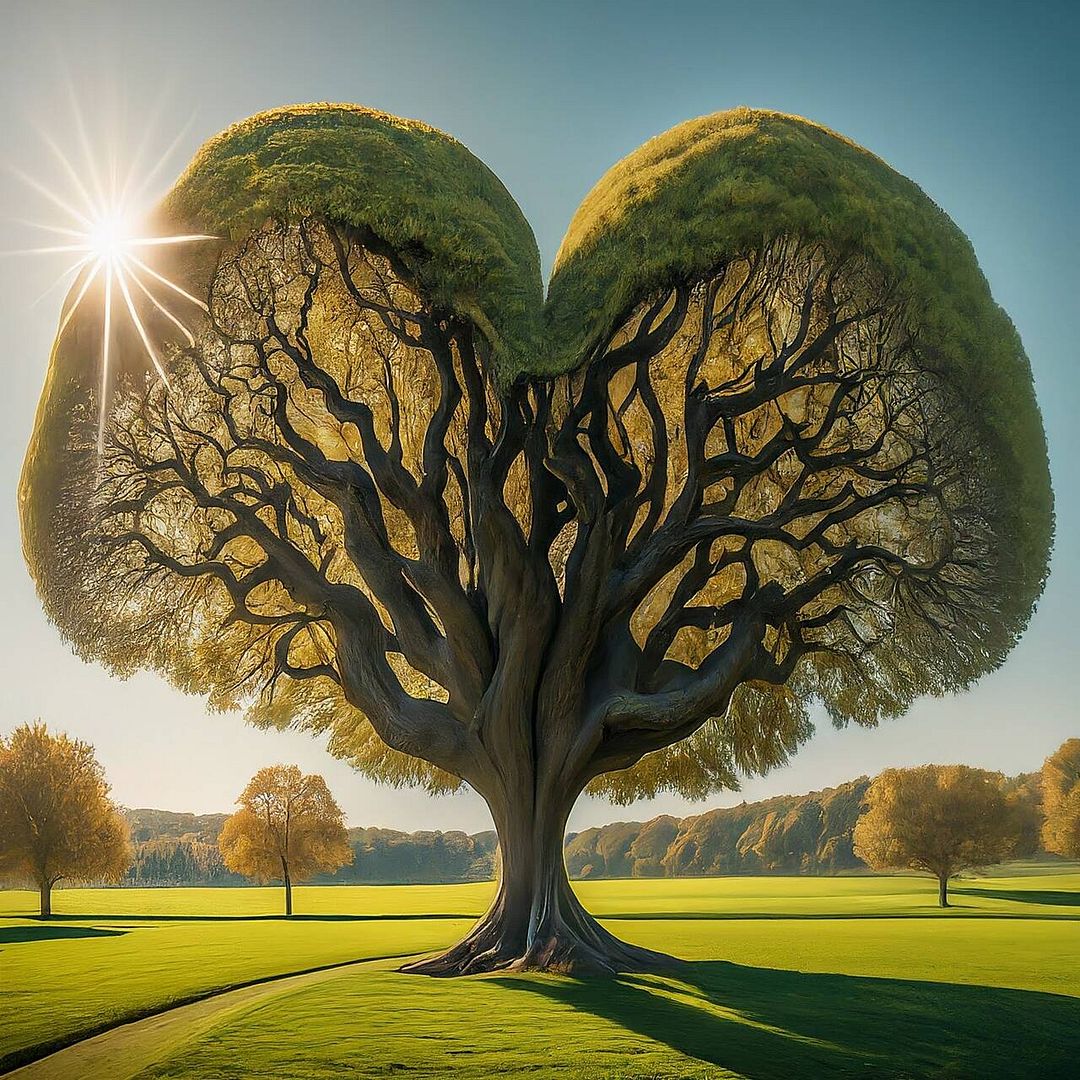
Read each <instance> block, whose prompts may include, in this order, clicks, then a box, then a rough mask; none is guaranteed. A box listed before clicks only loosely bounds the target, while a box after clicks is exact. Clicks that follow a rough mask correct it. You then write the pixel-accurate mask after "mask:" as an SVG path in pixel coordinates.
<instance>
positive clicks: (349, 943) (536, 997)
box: [0, 868, 1080, 1080]
mask: <svg viewBox="0 0 1080 1080" xmlns="http://www.w3.org/2000/svg"><path fill="white" fill-rule="evenodd" d="M1066 869H1068V868H1066ZM576 887H577V888H578V890H579V893H580V895H581V897H582V899H583V901H584V902H585V904H586V905H587V906H588V907H589V908H590V909H591V910H592V911H594V912H595V913H596V914H598V915H599V916H600V917H602V918H603V919H604V921H605V923H606V924H607V925H608V926H609V928H610V929H612V930H613V931H614V932H615V933H617V934H620V935H621V936H623V937H626V938H627V939H630V940H633V941H635V942H639V943H641V944H645V945H650V946H652V947H654V948H662V949H665V950H666V951H669V952H673V953H675V954H677V955H679V956H681V957H683V958H685V959H687V960H689V961H691V963H690V964H688V965H687V967H686V968H685V969H684V970H683V971H681V972H680V973H679V977H678V978H656V977H624V978H622V979H620V980H619V981H618V982H615V983H611V982H603V981H600V982H594V981H589V980H577V979H569V978H563V977H557V976H535V975H528V976H525V975H498V976H489V977H484V978H478V979H470V980H452V981H439V980H428V979H423V978H417V977H414V976H402V975H398V974H397V973H396V972H395V971H394V968H395V967H396V966H397V964H398V963H399V961H398V960H396V959H395V960H384V961H377V962H374V963H372V964H371V965H365V966H362V967H349V968H345V969H343V970H341V971H337V972H335V971H332V970H331V971H326V972H324V973H323V974H321V975H319V976H316V977H312V979H311V980H309V981H306V982H305V981H303V980H299V981H294V982H288V983H281V984H279V985H277V986H275V985H274V984H267V985H266V986H265V987H262V988H259V989H253V990H252V991H250V992H246V993H247V996H243V995H238V996H231V997H226V998H219V999H215V1003H214V1004H211V1003H206V1004H205V1006H204V1007H203V1008H204V1011H205V1009H206V1008H211V1009H215V1010H217V1011H216V1012H214V1014H213V1016H210V1017H208V1016H206V1015H203V1014H200V1015H201V1016H202V1019H201V1020H200V1021H199V1022H198V1023H197V1024H196V1023H194V1022H193V1023H192V1024H191V1025H190V1027H189V1029H188V1030H187V1031H186V1033H185V1037H184V1038H179V1039H178V1038H177V1037H176V1030H177V1027H178V1023H179V1021H180V1019H181V1018H182V1016H183V1015H184V1014H176V1017H174V1023H173V1028H172V1029H171V1030H172V1034H171V1035H170V1036H169V1041H168V1042H167V1044H166V1043H165V1041H162V1042H161V1045H154V1046H150V1047H149V1049H148V1047H147V1042H148V1040H150V1041H152V1040H153V1039H155V1038H159V1036H158V1035H155V1034H154V1032H153V1031H146V1030H143V1029H142V1028H141V1027H135V1028H131V1029H127V1030H128V1032H129V1033H130V1034H128V1035H125V1036H124V1037H125V1038H128V1039H129V1042H130V1041H131V1040H141V1043H140V1048H141V1051H142V1052H143V1057H142V1058H140V1057H139V1055H138V1054H128V1052H127V1049H128V1048H129V1047H126V1048H125V1052H124V1060H125V1061H126V1062H127V1063H128V1066H129V1067H128V1068H127V1069H126V1070H121V1069H120V1068H119V1065H116V1067H115V1068H112V1069H111V1070H110V1071H108V1072H103V1073H101V1074H100V1075H102V1076H105V1075H108V1076H109V1077H110V1080H112V1078H113V1077H117V1078H119V1077H121V1076H136V1075H137V1076H139V1077H143V1078H150V1077H183V1078H187V1080H195V1078H200V1080H201V1078H226V1077H228V1078H233V1077H235V1078H244V1077H251V1076H273V1077H282V1078H292V1080H309V1078H312V1080H313V1078H322V1077H332V1076H333V1077H340V1076H342V1075H353V1076H382V1075H388V1074H390V1073H396V1072H399V1071H401V1072H405V1071H407V1072H409V1073H410V1074H411V1075H413V1076H428V1075H441V1076H453V1077H455V1078H457V1077H462V1078H465V1077H470V1078H472V1077H475V1078H480V1077H486V1076H494V1075H499V1074H505V1075H510V1074H516V1073H518V1072H527V1073H529V1075H531V1076H534V1077H540V1078H543V1077H549V1076H550V1077H555V1076H567V1075H569V1076H582V1077H596V1078H600V1077H638V1078H646V1077H688V1078H692V1077H702V1078H704V1077H710V1078H712V1077H726V1076H745V1077H753V1078H772V1077H776V1078H780V1077H784V1078H786V1077H792V1076H795V1077H797V1076H814V1077H816V1076H851V1077H856V1076H865V1075H870V1076H891V1077H921V1076H932V1077H982V1076H995V1077H997V1076H1002V1077H1006V1076H1016V1077H1029V1076H1030V1077H1034V1076H1039V1077H1054V1076H1062V1077H1064V1076H1072V1075H1076V1074H1075V1071H1074V1070H1075V1063H1076V1061H1077V1060H1078V1055H1080V873H1077V872H1075V871H1073V872H1065V873H1057V874H1052V873H1047V872H1045V870H1043V871H1038V870H1035V871H1034V872H1033V871H1032V870H1031V868H1027V869H1026V870H1025V872H1023V873H1011V874H1010V876H1009V877H986V878H975V879H970V880H967V881H964V882H961V883H960V884H959V885H958V887H957V888H956V890H955V893H954V903H955V905H956V906H955V907H953V908H951V909H949V910H947V911H941V910H939V909H938V908H937V907H936V904H935V899H936V898H935V886H934V885H933V883H931V882H929V881H927V880H925V879H920V878H914V877H881V878H875V877H850V878H726V879H680V880H674V881H601V882H582V883H578V885H577V886H576ZM491 889H492V886H491V885H489V884H485V885H467V886H401V887H359V886H354V887H326V888H301V889H297V890H296V909H297V911H298V912H299V913H301V914H300V917H298V918H294V919H293V920H291V921H286V920H284V919H280V918H277V917H274V916H273V913H274V912H276V910H277V909H278V905H279V903H280V894H279V892H278V891H277V890H272V889H265V890H264V889H171V890H69V891H61V892H58V893H57V894H56V897H55V901H54V909H55V910H56V911H57V913H58V915H59V917H58V918H55V919H54V920H53V921H52V922H51V923H47V924H46V923H41V922H38V921H36V920H33V919H29V918H25V917H22V918H20V917H19V916H20V914H22V915H25V914H26V913H27V912H28V911H30V910H32V902H33V899H34V897H32V896H31V894H29V893H14V892H7V893H0V1055H3V1057H2V1058H0V1061H6V1063H7V1064H8V1065H11V1064H15V1063H16V1062H17V1061H19V1060H27V1059H28V1058H30V1057H33V1056H37V1055H38V1054H39V1053H40V1052H41V1050H42V1048H44V1047H45V1046H48V1045H57V1044H62V1043H65V1042H70V1041H71V1040H72V1039H74V1038H76V1037H79V1036H80V1035H83V1034H86V1033H89V1032H91V1031H93V1030H96V1029H99V1028H101V1027H103V1026H107V1025H111V1024H114V1023H116V1022H117V1021H118V1020H121V1019H124V1018H130V1017H133V1016H138V1015H145V1014H147V1013H149V1012H153V1011H156V1010H160V1009H161V1008H163V1007H166V1006H168V1005H170V1004H172V1003H176V1002H179V1001H184V1000H191V999H193V998H196V997H198V996H200V995H203V994H206V993H208V992H211V991H213V990H215V989H220V988H222V987H224V986H229V985H236V984H240V983H245V982H253V981H255V980H259V979H265V978H267V977H270V976H274V975H278V974H282V973H285V972H293V971H300V970H305V969H314V968H322V967H328V966H329V965H334V964H340V963H343V962H348V961H353V960H357V959H361V958H369V957H370V958H379V957H399V956H401V955H403V954H410V953H416V952H421V951H425V950H430V949H434V948H438V947H440V946H442V945H445V944H449V943H450V942H451V941H453V940H454V939H455V938H456V937H458V936H460V935H461V934H462V933H463V931H464V930H465V928H466V927H467V925H468V922H469V918H470V917H471V916H475V915H477V914H479V912H480V911H481V910H482V909H483V907H484V905H485V903H486V901H487V899H488V898H489V896H490V893H491ZM226 1006H227V1007H226ZM198 1008H200V1007H196V1009H198ZM192 1015H195V1014H194V1013H193V1014H192ZM180 1030H182V1031H183V1030H184V1029H183V1027H182V1025H181V1026H180ZM160 1038H161V1039H162V1040H163V1039H164V1037H163V1036H160ZM117 1045H118V1046H119V1045H121V1044H120V1043H117ZM132 1045H133V1044H132ZM136 1062H137V1065H136V1064H134V1063H136ZM132 1070H134V1071H132ZM95 1075H96V1074H95ZM86 1080H92V1078H91V1077H90V1076H89V1075H87V1076H86Z"/></svg>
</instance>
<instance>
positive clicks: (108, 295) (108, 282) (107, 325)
mask: <svg viewBox="0 0 1080 1080" xmlns="http://www.w3.org/2000/svg"><path fill="white" fill-rule="evenodd" d="M112 282H113V268H112V263H109V264H108V265H107V266H106V267H105V311H104V315H103V320H104V323H103V326H102V339H101V401H100V403H99V404H98V438H97V451H98V462H99V463H100V461H101V453H102V451H103V450H104V449H105V413H106V411H107V410H106V408H105V402H106V400H108V396H109V339H110V338H111V337H112Z"/></svg>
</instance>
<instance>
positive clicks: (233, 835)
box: [218, 765, 353, 881]
mask: <svg viewBox="0 0 1080 1080" xmlns="http://www.w3.org/2000/svg"><path fill="white" fill-rule="evenodd" d="M237 802H238V803H239V804H240V809H239V810H237V812H236V813H235V814H233V815H232V817H230V818H229V819H228V820H227V821H226V822H225V824H224V826H223V827H222V830H221V833H220V835H219V837H218V847H219V848H220V849H221V857H222V859H224V861H225V865H226V866H227V867H228V868H229V869H230V870H233V871H235V872H236V873H238V874H243V875H245V876H246V877H251V878H255V879H256V880H257V881H273V880H282V879H283V878H284V879H287V880H292V881H303V880H305V879H306V878H309V877H311V876H313V875H314V874H319V873H331V872H333V871H334V870H337V869H338V868H339V867H341V866H344V865H346V864H347V863H350V862H352V858H353V853H352V848H351V847H350V846H349V838H348V834H347V833H346V831H345V825H344V822H343V816H342V812H341V808H340V807H339V806H338V804H337V803H336V802H335V801H334V797H333V795H331V794H330V790H329V788H327V786H326V781H325V780H324V779H323V778H322V777H321V776H316V775H309V776H305V775H304V774H303V773H301V772H300V770H299V769H298V768H297V767H296V766H295V765H271V766H268V767H267V768H265V769H260V770H259V771H258V772H257V773H256V774H255V775H254V776H253V777H252V778H251V780H250V782H249V783H248V785H247V787H246V788H244V790H243V792H242V794H241V795H240V798H239V799H238V800H237Z"/></svg>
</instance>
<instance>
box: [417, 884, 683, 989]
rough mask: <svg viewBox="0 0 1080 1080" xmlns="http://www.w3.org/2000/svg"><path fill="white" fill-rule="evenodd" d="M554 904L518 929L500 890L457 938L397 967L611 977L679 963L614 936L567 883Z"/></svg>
mask: <svg viewBox="0 0 1080 1080" xmlns="http://www.w3.org/2000/svg"><path fill="white" fill-rule="evenodd" d="M560 892H562V890H560ZM567 894H569V895H567ZM557 907H558V909H559V910H558V911H557V913H556V914H555V915H554V916H550V915H549V916H548V917H546V918H543V919H541V920H540V921H539V922H535V921H534V923H535V925H534V929H533V930H532V931H531V932H529V931H528V930H527V929H526V930H521V929H519V928H520V927H521V925H522V920H521V919H520V918H515V917H514V916H515V914H516V913H515V912H513V911H512V910H511V911H507V910H505V904H504V903H503V899H502V896H501V895H500V898H499V900H497V901H496V903H495V905H494V906H493V908H492V910H491V911H490V912H489V913H488V914H487V915H486V916H485V917H484V918H483V919H482V920H481V921H480V922H479V923H477V925H476V926H475V927H473V929H472V931H471V932H470V933H469V935H468V936H467V937H466V938H465V939H464V940H463V941H460V942H458V944H457V945H454V946H453V947H451V948H449V949H447V950H446V952H443V953H440V954H438V955H436V956H429V957H425V958H424V959H423V960H417V961H414V962H413V963H410V964H406V965H405V966H404V967H402V968H401V969H400V970H401V971H403V972H405V973H407V974H410V975H431V976H435V977H442V978H450V977H453V976H457V975H480V974H483V973H484V972H493V971H549V972H557V973H560V974H564V975H601V976H612V975H616V974H619V973H620V972H671V971H675V970H677V968H678V967H679V965H680V964H681V963H682V962H681V961H680V960H678V959H676V958H675V957H674V956H668V955H666V954H665V953H659V952H653V950H651V949H645V948H642V947H641V946H639V945H631V944H629V943H628V942H625V941H620V940H619V938H617V937H615V935H614V934H611V933H609V932H608V931H607V930H605V929H604V928H603V927H602V926H601V925H600V924H599V923H598V922H597V921H596V920H595V919H594V918H593V917H592V916H591V915H590V914H589V913H588V912H587V911H586V910H585V909H584V908H583V907H582V906H581V904H580V903H579V902H578V900H577V898H576V897H574V896H573V893H572V892H570V888H569V885H567V886H566V888H565V892H564V893H563V895H562V896H561V897H560V902H559V903H558V905H557Z"/></svg>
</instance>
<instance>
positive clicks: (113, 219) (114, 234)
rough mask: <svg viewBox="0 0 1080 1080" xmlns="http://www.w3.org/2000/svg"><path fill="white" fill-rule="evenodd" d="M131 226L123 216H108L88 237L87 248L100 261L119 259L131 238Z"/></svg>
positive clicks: (91, 230)
mask: <svg viewBox="0 0 1080 1080" xmlns="http://www.w3.org/2000/svg"><path fill="white" fill-rule="evenodd" d="M131 231H132V230H131V224H130V223H129V222H128V221H127V220H126V219H125V218H124V216H123V215H122V214H117V213H112V214H107V215H106V216H105V217H103V218H102V219H101V220H100V221H97V222H95V223H94V225H93V227H92V228H91V229H90V231H89V232H88V233H87V235H86V242H87V246H88V247H89V248H90V249H91V252H92V254H94V255H96V256H97V257H98V258H99V259H109V260H115V259H118V258H119V257H120V256H121V254H122V252H123V250H124V247H125V246H126V244H127V242H128V240H129V238H130V236H131Z"/></svg>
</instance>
